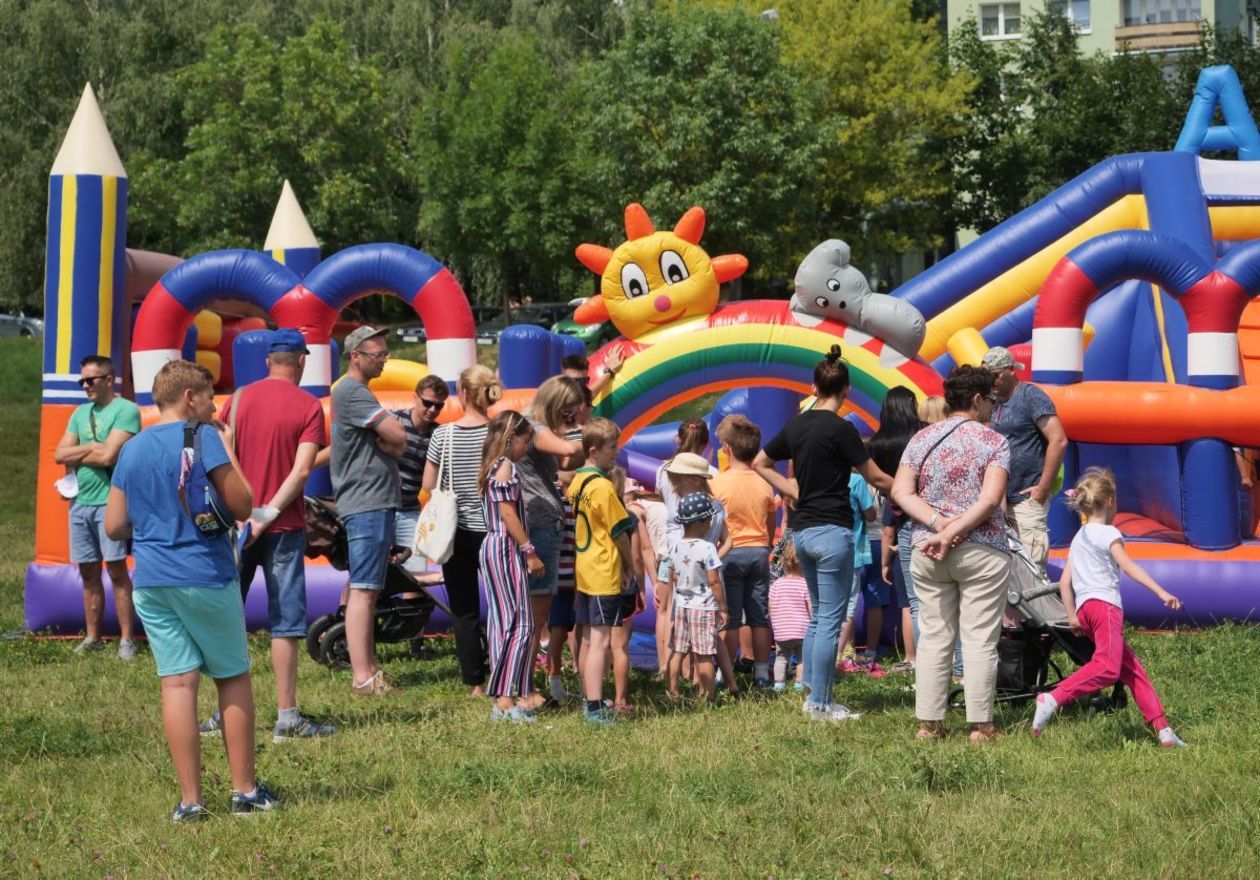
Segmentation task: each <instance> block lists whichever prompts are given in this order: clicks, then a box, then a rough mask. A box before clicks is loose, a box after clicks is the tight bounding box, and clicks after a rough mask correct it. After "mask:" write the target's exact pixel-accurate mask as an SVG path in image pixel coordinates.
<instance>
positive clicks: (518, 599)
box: [479, 410, 543, 723]
mask: <svg viewBox="0 0 1260 880" xmlns="http://www.w3.org/2000/svg"><path fill="white" fill-rule="evenodd" d="M533 433H534V429H533V428H532V427H531V426H530V424H529V420H528V419H526V418H525V417H524V416H522V415H521V414H520V413H517V412H512V411H510V410H509V411H507V412H503V413H500V414H499V415H497V416H495V417H494V419H493V420H492V421H491V422H490V425H489V429H488V431H487V432H486V443H485V447H484V452H483V454H482V467H481V480H480V486H479V488H480V489H481V497H482V506H483V509H484V511H485V515H486V539H485V541H483V542H482V544H481V573H482V575H483V576H484V578H485V581H486V587H487V589H486V594H487V595H486V605H487V618H488V619H487V627H486V637H487V641H488V642H489V648H490V679H489V681H488V682H487V685H486V693H487V694H489V695H490V697H491V698H492V699H493V700H494V707H493V708H492V709H491V710H490V717H491V718H493V719H495V720H507V721H513V722H516V723H528V722H532V721H533V720H534V715H533V712H532V711H530V710H529V709H527V708H526V707H525V706H524V705H523V704H522V700H524V698H525V697H528V696H529V695H530V693H531V691H532V690H533V669H534V658H533V656H532V653H533V652H532V645H533V633H534V614H533V610H532V608H531V606H530V602H529V577H528V576H529V575H533V576H535V577H537V576H538V575H541V574H542V573H543V561H542V560H541V559H540V558H539V557H538V554H537V553H535V552H534V545H533V544H531V543H530V542H529V536H528V535H527V534H526V533H525V525H524V523H525V517H524V515H523V510H522V507H521V484H520V480H518V479H517V476H516V462H518V461H520V460H521V459H522V458H524V457H525V453H526V452H527V451H528V449H529V440H530V437H531V435H532V434H533Z"/></svg>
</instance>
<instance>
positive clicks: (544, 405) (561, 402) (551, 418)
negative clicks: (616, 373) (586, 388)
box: [529, 376, 586, 431]
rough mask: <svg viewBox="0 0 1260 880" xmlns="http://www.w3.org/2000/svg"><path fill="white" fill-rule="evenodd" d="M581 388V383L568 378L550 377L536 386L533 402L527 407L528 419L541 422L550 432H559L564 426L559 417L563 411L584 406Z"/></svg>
mask: <svg viewBox="0 0 1260 880" xmlns="http://www.w3.org/2000/svg"><path fill="white" fill-rule="evenodd" d="M582 387H583V386H582V383H581V382H579V381H578V380H577V379H573V378H570V377H569V376H552V377H551V378H550V379H548V380H547V381H546V382H543V383H542V384H541V385H539V386H538V391H537V392H536V393H535V394H534V402H533V403H531V404H530V405H529V415H530V418H532V419H533V420H534V421H536V422H542V423H543V424H544V425H546V426H547V427H548V428H550V429H551V430H552V431H556V430H559V429H560V427H561V426H563V424H564V419H563V418H562V417H561V412H562V411H563V410H565V409H568V408H569V407H573V406H584V405H585V404H586V395H584V394H583V393H582Z"/></svg>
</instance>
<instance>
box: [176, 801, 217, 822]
mask: <svg viewBox="0 0 1260 880" xmlns="http://www.w3.org/2000/svg"><path fill="white" fill-rule="evenodd" d="M209 815H210V811H209V810H207V809H206V805H205V804H203V803H201V801H198V802H197V803H195V804H189V805H188V806H184V804H183V803H182V802H180V803H178V804H176V805H175V809H173V810H171V821H172V822H200V821H201V820H202V819H205V818H206V817H207V816H209Z"/></svg>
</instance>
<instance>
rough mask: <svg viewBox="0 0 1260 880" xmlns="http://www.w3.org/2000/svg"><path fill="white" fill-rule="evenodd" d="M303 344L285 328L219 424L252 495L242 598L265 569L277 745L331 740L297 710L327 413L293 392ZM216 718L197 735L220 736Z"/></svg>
mask: <svg viewBox="0 0 1260 880" xmlns="http://www.w3.org/2000/svg"><path fill="white" fill-rule="evenodd" d="M307 354H309V352H308V351H307V348H306V340H305V339H304V338H303V337H302V334H301V333H299V332H298V331H297V330H294V329H291V328H289V327H282V328H280V329H279V330H276V331H274V332H273V333H272V334H271V341H270V343H269V344H268V346H267V378H266V379H261V380H259V381H257V382H254V383H252V384H250V385H247V386H245V387H244V388H238V389H236V392H235V393H234V394H233V395H232V399H231V401H230V402H229V403H228V405H227V406H226V407H224V410H223V414H222V419H223V421H224V422H226V423H227V424H228V425H229V426H230V427H231V428H232V433H233V434H234V435H235V437H236V455H237V458H238V459H240V463H241V470H242V471H244V473H245V478H246V479H247V480H248V481H249V484H250V485H251V486H252V487H253V489H254V500H255V503H258V502H261V506H259V507H255V508H254V511H253V515H252V516H251V518H250V521H249V524H248V525H247V526H246V534H245V537H244V549H243V550H242V552H241V591H242V593H247V592H248V591H249V587H250V584H251V582H252V581H253V580H254V574H255V572H256V571H257V570H258V568H260V567H261V568H262V573H263V580H264V582H265V583H266V585H267V618H268V626H269V628H270V629H271V665H272V667H273V669H274V670H275V675H276V701H277V707H278V709H279V714H278V717H277V720H276V726H275V730H274V734H275V741H276V742H283V741H285V740H288V739H296V738H303V737H311V736H326V735H328V734H331V733H333V732H334V729H333V728H332V727H331V726H330V725H326V724H316V723H315V722H314V721H312V720H311V719H309V718H307V717H305V716H303V715H302V714H301V713H300V712H299V711H298V707H297V665H298V651H299V650H300V648H301V644H302V641H303V639H305V638H306V561H305V550H306V514H305V509H304V502H303V500H302V496H303V490H304V489H305V487H306V478H307V477H308V476H310V473H311V469H312V467H313V466H314V463H315V456H316V454H317V453H318V452H319V450H320V449H321V448H322V447H323V446H326V445H327V442H328V441H327V433H326V431H325V429H324V410H323V407H321V406H320V404H319V401H318V400H316V399H315V396H314V395H312V394H311V393H310V392H308V391H303V390H302V389H301V388H299V387H298V385H299V383H300V382H301V381H302V372H303V370H304V369H305V368H306V355H307ZM218 721H219V719H218V717H217V713H216V714H215V716H211V718H210V720H209V721H207V722H206V723H205V724H203V725H202V728H201V730H202V733H216V732H218V729H219V728H218Z"/></svg>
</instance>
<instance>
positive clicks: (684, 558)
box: [669, 538, 722, 611]
mask: <svg viewBox="0 0 1260 880" xmlns="http://www.w3.org/2000/svg"><path fill="white" fill-rule="evenodd" d="M669 560H670V563H671V565H672V566H673V570H674V575H675V580H674V607H675V608H698V609H700V610H702V611H717V610H718V603H717V597H716V596H714V595H713V591H712V590H710V589H709V572H711V571H714V570H716V569H720V568H721V567H722V560H720V559H718V553H717V548H716V547H714V546H713V544H711V543H710V542H708V541H705V540H703V539H701V538H674V539H673V540H672V541H670V543H669Z"/></svg>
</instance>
